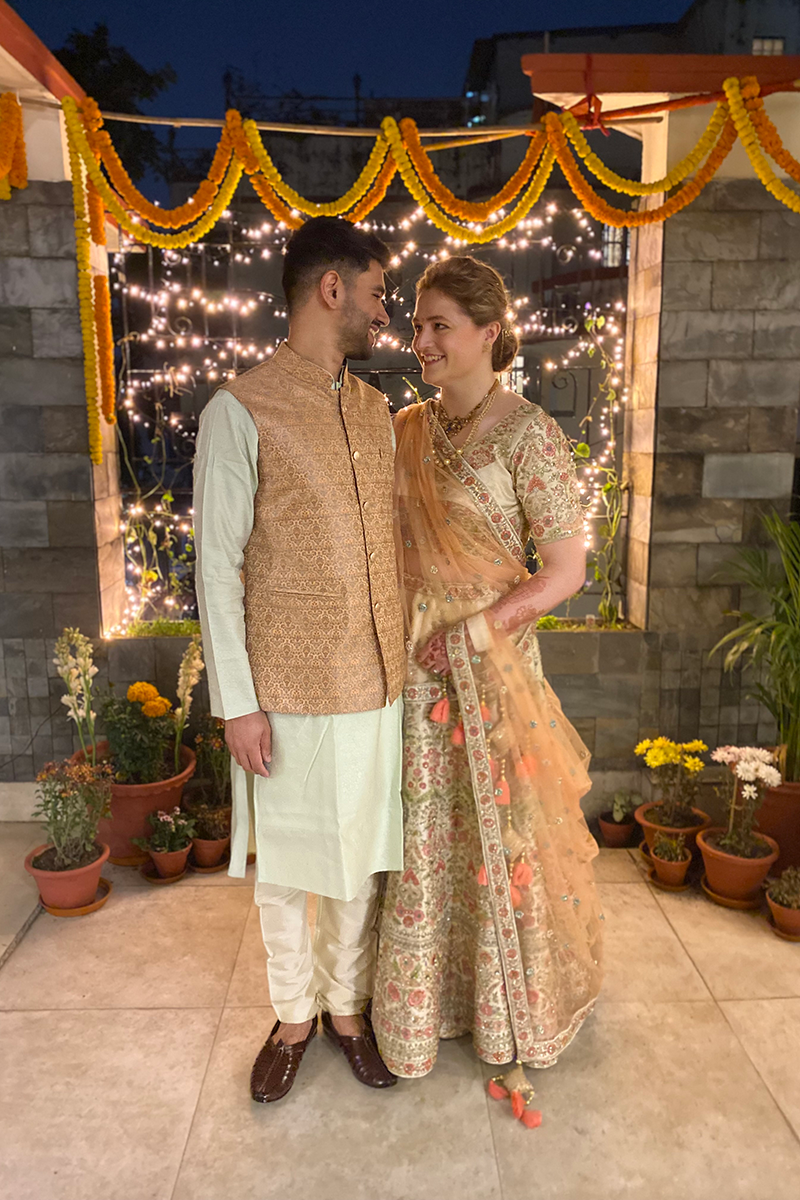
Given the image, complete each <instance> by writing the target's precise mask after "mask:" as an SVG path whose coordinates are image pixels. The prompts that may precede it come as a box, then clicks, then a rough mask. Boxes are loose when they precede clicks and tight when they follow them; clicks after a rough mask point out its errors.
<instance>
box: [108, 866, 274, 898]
mask: <svg viewBox="0 0 800 1200" xmlns="http://www.w3.org/2000/svg"><path fill="white" fill-rule="evenodd" d="M103 875H104V876H105V878H106V879H109V880H110V881H111V883H113V885H114V887H115V888H128V887H146V888H150V887H153V886H154V885H153V884H150V883H148V882H147V880H146V879H144V878H143V877H142V876H141V874H140V873H139V868H138V867H117V866H115V865H114V863H106V864H105V866H104V867H103ZM255 881H256V877H255V867H248V868H247V874H246V875H245V876H244V877H243V878H241V879H234V878H233V877H232V876H230V875H229V874H228V872H227V871H218V872H217V873H216V874H214V875H197V874H196V873H195V872H194V871H187V872H186V874H185V875H184V877H183V879H182V880H181V881H180V883H171V884H169V885H168V886H169V887H176V888H185V887H246V888H249V889H250V891H251V892H252V890H253V888H254V886H255Z"/></svg>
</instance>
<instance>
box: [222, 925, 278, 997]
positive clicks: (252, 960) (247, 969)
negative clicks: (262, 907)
mask: <svg viewBox="0 0 800 1200" xmlns="http://www.w3.org/2000/svg"><path fill="white" fill-rule="evenodd" d="M225 1004H226V1006H227V1007H234V1008H242V1007H244V1008H248V1007H253V1008H258V1007H259V1006H261V1005H264V1004H269V983H268V981H267V956H266V952H265V950H264V942H263V940H262V937H261V925H260V923H259V919H258V908H257V907H256V905H255V904H254V905H253V906H252V907H251V909H250V911H249V913H248V914H247V923H246V925H245V927H244V936H243V937H242V944H241V946H240V947H239V953H238V954H237V956H236V964H235V966H234V968H233V976H232V978H231V985H230V987H229V988H228V995H227V997H226V999H225Z"/></svg>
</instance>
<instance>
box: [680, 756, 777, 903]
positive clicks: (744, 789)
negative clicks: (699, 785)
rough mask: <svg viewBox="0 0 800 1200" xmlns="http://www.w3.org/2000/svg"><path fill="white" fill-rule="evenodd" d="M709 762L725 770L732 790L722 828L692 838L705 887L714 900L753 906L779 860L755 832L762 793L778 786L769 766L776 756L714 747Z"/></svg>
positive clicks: (773, 846) (770, 843) (770, 842)
mask: <svg viewBox="0 0 800 1200" xmlns="http://www.w3.org/2000/svg"><path fill="white" fill-rule="evenodd" d="M711 757H712V758H713V760H714V762H718V763H726V764H727V765H728V766H729V767H730V769H731V787H730V791H729V794H728V825H727V828H726V829H723V828H719V829H705V830H703V831H702V833H700V834H698V837H697V844H698V846H699V847H700V852H701V853H702V855H703V864H704V866H705V871H706V881H707V883H708V887H709V890H710V891H711V892H712V893H713V895H715V896H720V897H722V898H724V899H727V900H737V901H745V902H746V901H748V900H755V899H756V898H757V897H758V895H759V893H760V890H761V885H762V883H763V882H764V879H765V878H766V876H767V872H768V871H769V869H770V867H771V866H772V864H773V863H774V862H775V860H776V859H777V857H778V843H777V842H776V841H775V840H774V839H773V838H771V837H768V836H767V835H766V834H763V833H760V832H757V831H756V828H755V824H756V822H755V815H756V811H757V809H758V807H759V805H760V803H761V797H762V794H763V791H764V788H765V787H777V786H778V784H779V783H780V781H781V777H780V772H779V771H777V770H776V768H775V767H774V766H773V765H772V764H773V763H774V760H775V755H774V754H773V753H772V751H771V750H760V749H757V748H756V747H755V746H719V747H718V748H717V749H716V750H715V751H714V753H713V754H712V755H711Z"/></svg>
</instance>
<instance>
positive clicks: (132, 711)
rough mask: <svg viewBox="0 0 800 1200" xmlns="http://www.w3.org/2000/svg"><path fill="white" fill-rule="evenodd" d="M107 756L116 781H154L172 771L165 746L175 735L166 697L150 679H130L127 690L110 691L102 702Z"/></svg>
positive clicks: (171, 741)
mask: <svg viewBox="0 0 800 1200" xmlns="http://www.w3.org/2000/svg"><path fill="white" fill-rule="evenodd" d="M101 711H102V716H103V724H104V726H105V730H106V736H107V737H108V745H109V758H110V760H111V763H112V766H113V769H114V773H115V777H116V779H117V781H118V782H119V783H129V784H130V783H156V782H158V781H159V780H161V779H169V777H170V776H171V775H172V774H173V762H172V756H171V755H169V756H168V750H169V749H170V747H171V745H172V744H173V741H174V737H175V720H174V717H173V715H172V712H171V705H170V702H169V700H167V699H166V697H164V696H159V694H158V691H157V689H156V688H154V687H153V685H152V684H151V683H133V684H131V686H130V687H129V688H128V691H127V694H126V695H125V697H124V698H123V697H122V696H116V695H114V693H113V692H111V693H110V694H109V695H108V696H107V697H106V698H105V699H104V700H103V703H102V708H101Z"/></svg>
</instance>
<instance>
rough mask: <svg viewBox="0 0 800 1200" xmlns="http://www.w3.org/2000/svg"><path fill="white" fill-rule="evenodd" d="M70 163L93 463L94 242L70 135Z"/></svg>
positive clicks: (96, 419)
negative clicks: (91, 236)
mask: <svg viewBox="0 0 800 1200" xmlns="http://www.w3.org/2000/svg"><path fill="white" fill-rule="evenodd" d="M67 149H68V152H69V165H70V172H71V175H72V203H73V207H74V209H75V259H76V263H77V267H78V308H79V311H80V318H81V336H82V338H83V382H84V391H85V393H86V417H87V421H88V425H89V456H90V458H91V460H92V462H93V463H96V464H100V463H101V462H102V461H103V438H102V434H101V432H100V416H99V413H98V410H97V354H96V349H95V319H94V316H95V314H94V305H93V303H92V276H91V270H92V268H91V242H90V239H89V220H88V217H87V214H86V193H85V189H84V183H83V170H82V168H81V160H80V156H79V154H78V151H77V148H76V147H75V144H74V143H73V141H72V139H71V138H70V139H68V143H67Z"/></svg>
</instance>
